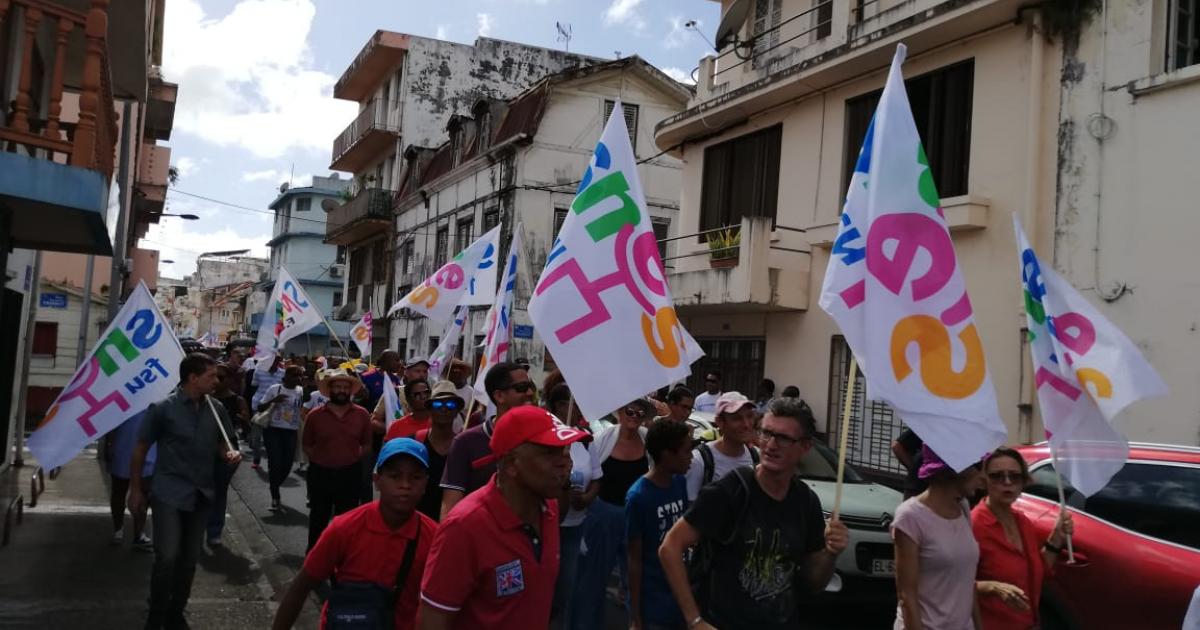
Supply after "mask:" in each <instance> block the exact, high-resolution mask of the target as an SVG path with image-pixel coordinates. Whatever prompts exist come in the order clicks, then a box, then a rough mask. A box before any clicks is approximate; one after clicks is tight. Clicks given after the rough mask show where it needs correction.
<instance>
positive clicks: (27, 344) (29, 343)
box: [13, 250, 42, 468]
mask: <svg viewBox="0 0 1200 630" xmlns="http://www.w3.org/2000/svg"><path fill="white" fill-rule="evenodd" d="M30 275H31V276H32V278H33V280H32V285H33V286H31V287H29V308H28V310H27V311H26V315H25V339H24V343H23V345H22V348H21V360H20V363H18V364H17V365H20V366H21V375H20V376H19V377H18V378H19V379H20V386H19V387H18V389H17V415H16V418H15V419H14V422H13V424H15V425H16V427H15V429H16V430H15V433H16V437H17V440H16V442H15V445H16V451H17V453H16V455H15V456H14V457H13V467H14V468H20V467H22V466H24V465H25V457H24V453H25V414H26V405H27V403H28V396H29V358H30V357H31V356H33V329H34V325H35V324H36V323H37V306H38V294H39V293H41V288H42V281H41V277H42V251H41V250H37V251H35V252H34V253H33V269H32V273H31V274H30Z"/></svg>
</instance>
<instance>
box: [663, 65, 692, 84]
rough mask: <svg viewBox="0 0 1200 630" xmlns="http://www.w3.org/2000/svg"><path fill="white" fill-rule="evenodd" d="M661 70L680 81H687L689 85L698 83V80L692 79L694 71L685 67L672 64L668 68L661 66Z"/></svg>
mask: <svg viewBox="0 0 1200 630" xmlns="http://www.w3.org/2000/svg"><path fill="white" fill-rule="evenodd" d="M661 70H662V71H663V74H665V75H667V76H669V77H671V78H672V79H675V80H676V81H678V82H680V83H686V84H687V85H695V84H696V82H695V81H693V80H692V73H691V72H688V71H687V70H684V69H683V68H676V67H674V66H671V67H668V68H661Z"/></svg>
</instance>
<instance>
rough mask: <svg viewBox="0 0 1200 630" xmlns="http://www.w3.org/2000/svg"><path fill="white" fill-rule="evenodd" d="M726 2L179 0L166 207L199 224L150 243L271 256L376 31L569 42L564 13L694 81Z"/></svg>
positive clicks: (169, 59) (583, 43)
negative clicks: (284, 207)
mask: <svg viewBox="0 0 1200 630" xmlns="http://www.w3.org/2000/svg"><path fill="white" fill-rule="evenodd" d="M719 9H720V5H719V4H718V3H716V2H712V1H710V0H441V1H439V2H430V1H428V0H390V1H389V0H317V1H315V2H314V1H311V0H241V1H235V0H170V2H168V3H167V8H166V25H165V29H166V32H165V36H164V44H163V45H164V60H163V72H164V75H165V77H166V79H167V80H169V81H173V82H176V83H179V101H178V103H177V106H176V114H175V128H174V131H173V134H172V136H171V141H170V142H169V143H168V144H169V146H171V148H172V152H171V162H172V163H173V164H175V165H176V166H177V167H178V168H179V170H180V174H181V179H180V182H179V184H178V185H177V186H176V188H175V189H173V190H172V191H171V192H170V193H169V195H168V198H167V204H168V212H174V213H194V214H197V215H199V216H200V220H198V221H183V220H180V219H173V218H164V219H163V220H162V224H161V225H158V226H152V227H151V229H150V232H149V233H148V234H147V236H146V238H145V239H143V241H142V243H141V246H142V247H145V248H147V249H158V250H161V251H162V258H163V259H167V260H173V261H175V262H174V263H172V264H169V265H164V266H163V273H164V274H165V275H168V276H171V277H180V276H182V275H184V274H187V273H190V272H191V271H193V270H194V268H195V257H196V255H197V254H199V253H201V252H205V251H215V250H226V249H234V248H250V249H252V250H253V251H254V253H256V254H259V255H264V256H265V255H266V253H267V249H266V246H265V243H266V241H267V240H268V239H269V238H270V233H271V215H270V214H269V213H268V211H267V210H268V209H267V205H268V204H269V203H270V202H271V200H272V199H274V198H275V196H276V195H277V191H278V188H279V185H280V184H281V183H282V182H285V181H288V180H289V179H291V181H292V183H293V184H294V185H305V184H306V183H307V181H308V180H309V178H311V176H312V175H313V174H317V175H327V174H328V173H329V170H328V167H329V152H330V145H331V144H332V142H333V138H334V136H335V135H337V134H338V133H339V132H340V131H341V130H342V129H343V128H344V127H345V126H346V125H347V124H349V122H350V120H351V119H352V118H353V116H354V114H355V112H356V110H357V106H356V105H355V104H354V103H350V102H346V101H338V100H335V99H333V98H332V89H333V84H334V82H335V81H336V80H337V78H338V77H339V76H340V75H341V73H342V71H343V70H344V69H345V68H346V66H347V65H348V64H349V62H350V60H351V59H353V57H354V55H356V54H357V53H358V51H359V50H360V49H361V48H362V46H363V44H364V43H365V42H366V41H367V39H368V38H369V37H370V36H371V34H372V33H374V32H375V30H376V29H386V30H393V31H399V32H405V33H411V34H414V35H422V36H426V37H439V38H442V39H448V40H451V41H457V42H463V43H471V42H474V41H475V38H476V37H477V36H479V35H487V36H489V37H495V38H498V39H506V40H511V41H517V42H522V43H527V44H533V45H539V46H546V47H550V48H561V47H562V46H563V43H562V42H561V41H557V37H558V32H557V30H556V28H555V22H556V21H557V22H564V23H568V24H570V25H571V27H572V39H571V42H570V49H571V50H572V51H573V52H580V53H583V54H588V55H594V56H597V57H605V58H613V57H615V56H616V55H617V53H618V52H619V53H620V54H621V55H630V54H638V55H641V56H642V57H643V58H645V59H646V60H648V61H649V62H650V63H653V64H655V65H657V66H658V67H660V68H662V69H663V70H664V71H666V72H668V73H669V74H672V75H674V76H676V77H678V78H683V77H686V76H687V75H688V74H690V73H691V71H692V69H693V68H695V67H696V65H697V62H698V60H699V59H700V58H701V57H702V56H703V55H704V54H706V52H708V51H710V50H711V49H709V48H708V47H707V45H706V43H705V40H709V41H711V39H712V33H713V31H714V30H715V29H716V24H717V21H718V19H719V17H720V16H719ZM688 20H695V21H696V22H697V27H698V28H699V29H700V31H701V32H703V33H704V36H703V37H701V36H700V35H699V34H697V33H695V32H692V31H690V30H688V29H686V28H684V24H685V23H686V22H687V21H688ZM196 195H199V196H201V197H208V198H210V199H212V200H217V201H220V202H226V203H228V204H234V205H236V206H242V208H237V207H231V206H229V205H223V204H220V203H215V202H214V201H208V200H204V199H201V198H199V197H197V196H196Z"/></svg>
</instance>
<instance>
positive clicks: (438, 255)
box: [433, 225, 450, 269]
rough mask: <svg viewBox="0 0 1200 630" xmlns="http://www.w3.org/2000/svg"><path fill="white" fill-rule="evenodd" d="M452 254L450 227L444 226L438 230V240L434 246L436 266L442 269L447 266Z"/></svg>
mask: <svg viewBox="0 0 1200 630" xmlns="http://www.w3.org/2000/svg"><path fill="white" fill-rule="evenodd" d="M449 252H450V226H448V225H443V226H442V227H440V228H438V230H437V238H436V240H435V241H434V244H433V262H434V266H435V267H437V268H439V269H441V267H442V265H444V264H446V258H447V257H448V256H449Z"/></svg>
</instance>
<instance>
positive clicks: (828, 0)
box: [812, 0, 833, 39]
mask: <svg viewBox="0 0 1200 630" xmlns="http://www.w3.org/2000/svg"><path fill="white" fill-rule="evenodd" d="M812 2H813V8H814V9H816V11H814V12H813V13H814V14H815V15H814V16H813V19H814V20H815V21H816V24H815V25H814V28H816V33H817V39H825V38H826V37H829V35H830V34H832V33H833V0H812Z"/></svg>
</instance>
